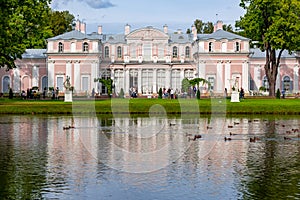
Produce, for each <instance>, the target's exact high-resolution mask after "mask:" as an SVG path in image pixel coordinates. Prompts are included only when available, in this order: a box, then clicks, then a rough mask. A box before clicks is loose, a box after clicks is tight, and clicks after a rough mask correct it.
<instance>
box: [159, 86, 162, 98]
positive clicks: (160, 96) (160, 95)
mask: <svg viewBox="0 0 300 200" xmlns="http://www.w3.org/2000/svg"><path fill="white" fill-rule="evenodd" d="M158 98H159V99H162V89H161V88H159V91H158Z"/></svg>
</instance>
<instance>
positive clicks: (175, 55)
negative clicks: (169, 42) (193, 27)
mask: <svg viewBox="0 0 300 200" xmlns="http://www.w3.org/2000/svg"><path fill="white" fill-rule="evenodd" d="M177 57H178V49H177V47H173V58H177Z"/></svg>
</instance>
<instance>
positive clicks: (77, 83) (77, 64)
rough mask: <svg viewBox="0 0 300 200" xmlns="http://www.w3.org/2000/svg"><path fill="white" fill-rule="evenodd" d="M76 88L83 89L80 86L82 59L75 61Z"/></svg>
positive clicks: (76, 89)
mask: <svg viewBox="0 0 300 200" xmlns="http://www.w3.org/2000/svg"><path fill="white" fill-rule="evenodd" d="M73 77H74V88H75V91H77V92H79V91H81V87H80V61H78V60H77V61H75V63H74V76H73Z"/></svg>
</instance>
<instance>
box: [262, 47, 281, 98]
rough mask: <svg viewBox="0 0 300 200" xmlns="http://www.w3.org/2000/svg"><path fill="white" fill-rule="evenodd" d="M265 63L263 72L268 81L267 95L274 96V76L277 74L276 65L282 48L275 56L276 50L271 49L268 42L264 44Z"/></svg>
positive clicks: (278, 62)
mask: <svg viewBox="0 0 300 200" xmlns="http://www.w3.org/2000/svg"><path fill="white" fill-rule="evenodd" d="M266 47H267V48H266V64H265V73H266V76H267V78H268V82H269V96H271V97H275V96H276V88H275V87H276V78H277V74H278V66H279V64H280V58H281V54H282V52H283V49H282V50H280V52H279V54H278V57H277V58H276V50H275V49H272V48H271V47H270V46H269V44H266Z"/></svg>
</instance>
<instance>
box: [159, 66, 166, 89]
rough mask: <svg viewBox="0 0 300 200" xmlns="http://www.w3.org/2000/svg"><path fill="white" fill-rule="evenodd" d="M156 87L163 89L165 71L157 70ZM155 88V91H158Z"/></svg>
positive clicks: (164, 85)
mask: <svg viewBox="0 0 300 200" xmlns="http://www.w3.org/2000/svg"><path fill="white" fill-rule="evenodd" d="M157 87H158V90H159V88H161V89H163V88H165V87H166V71H165V70H157ZM158 90H157V91H158Z"/></svg>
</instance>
